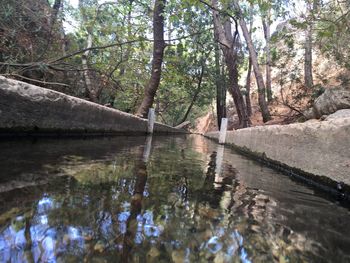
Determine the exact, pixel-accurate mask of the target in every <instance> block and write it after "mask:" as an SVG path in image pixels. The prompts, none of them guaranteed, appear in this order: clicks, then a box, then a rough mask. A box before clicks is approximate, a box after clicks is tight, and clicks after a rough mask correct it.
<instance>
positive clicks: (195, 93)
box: [178, 62, 205, 125]
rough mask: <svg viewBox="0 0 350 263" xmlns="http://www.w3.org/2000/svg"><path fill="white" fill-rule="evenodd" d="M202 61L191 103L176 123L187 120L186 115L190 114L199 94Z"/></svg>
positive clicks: (201, 78) (202, 70) (202, 73)
mask: <svg viewBox="0 0 350 263" xmlns="http://www.w3.org/2000/svg"><path fill="white" fill-rule="evenodd" d="M204 63H205V62H203V64H202V69H201V73H200V75H199V77H198V84H197V88H196V90H195V92H194V95H193V97H192V100H191V103H190V105H189V106H188V108H187V111H186V113H185V115H184V117H183V118H182V119H181V121H180V122H179V123H178V125H180V124H181V123H183V122H185V121H186V120H187V117H188V115H189V114H190V112H191V110H192V107H193V105H194V103H195V102H196V100H197V98H198V95H199V93H200V91H201V88H202V80H203V75H204Z"/></svg>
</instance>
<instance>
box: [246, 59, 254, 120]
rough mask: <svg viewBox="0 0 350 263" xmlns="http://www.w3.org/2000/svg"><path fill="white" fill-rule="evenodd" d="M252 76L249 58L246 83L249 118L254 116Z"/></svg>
mask: <svg viewBox="0 0 350 263" xmlns="http://www.w3.org/2000/svg"><path fill="white" fill-rule="evenodd" d="M251 74H252V60H251V58H250V57H249V61H248V71H247V81H246V86H245V87H246V90H247V95H246V96H245V103H246V105H247V113H248V116H249V117H250V116H252V102H251V100H250V82H251Z"/></svg>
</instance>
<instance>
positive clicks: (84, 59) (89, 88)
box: [81, 32, 98, 103]
mask: <svg viewBox="0 0 350 263" xmlns="http://www.w3.org/2000/svg"><path fill="white" fill-rule="evenodd" d="M91 47H92V35H91V33H90V32H88V38H87V44H86V48H91ZM89 54H90V50H87V51H85V52H84V53H83V55H82V56H81V64H82V69H83V75H84V80H85V88H86V93H87V95H88V97H89V99H90V100H91V101H92V102H96V103H97V102H98V94H97V92H96V90H95V89H94V88H93V84H92V80H91V77H90V69H89V63H88V57H89Z"/></svg>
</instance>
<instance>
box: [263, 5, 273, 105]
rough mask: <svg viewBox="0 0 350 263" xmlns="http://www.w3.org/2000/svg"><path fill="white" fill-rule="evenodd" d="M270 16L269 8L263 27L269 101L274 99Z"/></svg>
mask: <svg viewBox="0 0 350 263" xmlns="http://www.w3.org/2000/svg"><path fill="white" fill-rule="evenodd" d="M270 17H271V11H270V9H268V11H267V16H266V17H265V18H263V28H264V36H265V42H266V47H265V52H266V94H267V101H268V102H271V101H272V89H271V48H270V39H271V34H270Z"/></svg>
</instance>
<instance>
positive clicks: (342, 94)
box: [304, 87, 350, 119]
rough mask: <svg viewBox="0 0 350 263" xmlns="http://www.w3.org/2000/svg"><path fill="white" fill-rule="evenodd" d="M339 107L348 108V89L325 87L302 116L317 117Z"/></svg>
mask: <svg viewBox="0 0 350 263" xmlns="http://www.w3.org/2000/svg"><path fill="white" fill-rule="evenodd" d="M341 109H350V89H346V88H341V87H337V88H332V89H327V90H326V91H325V92H324V93H323V94H322V95H321V96H319V97H318V98H317V99H316V100H315V102H314V105H313V107H312V108H310V109H308V110H307V111H305V112H304V116H305V117H306V118H307V119H318V118H320V117H322V115H329V114H332V113H334V112H336V111H337V110H341Z"/></svg>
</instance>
